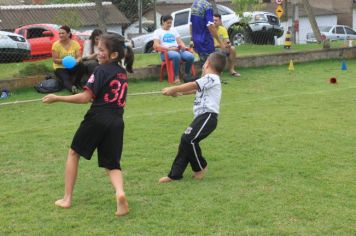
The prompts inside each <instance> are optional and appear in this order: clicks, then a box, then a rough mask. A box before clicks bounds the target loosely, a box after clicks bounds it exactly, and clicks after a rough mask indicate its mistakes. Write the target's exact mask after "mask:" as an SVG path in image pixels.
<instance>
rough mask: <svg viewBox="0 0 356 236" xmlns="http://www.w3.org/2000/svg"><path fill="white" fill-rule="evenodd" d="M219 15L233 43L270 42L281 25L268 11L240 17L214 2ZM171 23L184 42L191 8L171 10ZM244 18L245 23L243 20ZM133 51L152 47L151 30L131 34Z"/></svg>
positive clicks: (187, 41)
mask: <svg viewBox="0 0 356 236" xmlns="http://www.w3.org/2000/svg"><path fill="white" fill-rule="evenodd" d="M216 6H217V8H218V11H219V14H220V15H221V20H222V24H223V25H224V27H225V28H226V29H227V30H228V33H229V38H230V41H231V42H232V43H233V44H234V45H240V44H244V43H260V44H266V43H271V44H274V38H275V36H277V37H280V36H282V35H283V28H282V27H281V25H280V22H279V20H278V18H277V16H276V15H275V14H273V13H269V12H247V13H245V14H244V15H245V19H247V20H245V21H243V20H241V18H240V17H239V15H237V14H236V13H235V12H234V11H233V10H231V9H230V8H228V7H226V6H223V5H220V4H216ZM171 15H172V17H173V27H174V28H175V29H176V30H177V31H178V33H179V34H180V36H181V38H182V40H183V41H184V43H185V44H186V45H189V41H190V37H191V36H190V26H189V25H190V15H191V8H186V9H183V10H179V11H175V12H172V13H171ZM244 22H246V23H244ZM131 42H132V45H133V50H134V52H135V53H150V52H152V51H153V33H149V34H144V35H140V36H136V37H133V38H131Z"/></svg>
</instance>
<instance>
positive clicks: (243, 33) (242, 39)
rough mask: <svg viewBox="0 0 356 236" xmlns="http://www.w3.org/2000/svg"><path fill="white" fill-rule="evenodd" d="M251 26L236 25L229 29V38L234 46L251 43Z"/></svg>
mask: <svg viewBox="0 0 356 236" xmlns="http://www.w3.org/2000/svg"><path fill="white" fill-rule="evenodd" d="M249 31H250V30H249V28H248V27H246V26H242V25H234V26H233V27H232V28H231V29H230V30H229V38H230V41H231V43H232V45H234V46H240V45H242V44H246V43H251V37H250V32H249Z"/></svg>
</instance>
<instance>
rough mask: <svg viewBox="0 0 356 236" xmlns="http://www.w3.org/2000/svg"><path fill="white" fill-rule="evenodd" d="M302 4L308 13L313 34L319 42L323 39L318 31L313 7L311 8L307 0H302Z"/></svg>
mask: <svg viewBox="0 0 356 236" xmlns="http://www.w3.org/2000/svg"><path fill="white" fill-rule="evenodd" d="M303 5H304V9H305V11H306V12H307V14H308V18H309V22H310V24H311V27H312V29H313V33H314V36H315V38H316V40H317V41H318V42H319V43H321V42H322V41H323V40H322V38H321V34H320V31H319V28H318V24H317V23H316V20H315V16H314V13H313V9H312V8H311V6H310V4H309V1H308V0H303Z"/></svg>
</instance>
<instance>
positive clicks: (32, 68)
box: [0, 41, 344, 80]
mask: <svg viewBox="0 0 356 236" xmlns="http://www.w3.org/2000/svg"><path fill="white" fill-rule="evenodd" d="M343 45H344V44H343V42H341V41H340V42H332V43H331V47H333V48H340V47H342V46H343ZM321 48H322V45H321V44H299V45H293V46H292V48H291V49H290V50H286V49H284V48H283V46H274V45H252V44H247V45H241V46H239V47H237V48H236V51H237V56H238V57H243V56H252V55H260V54H274V53H281V52H298V51H308V50H317V49H321ZM196 58H197V59H198V56H196ZM160 63H161V60H160V57H159V56H158V55H157V54H155V53H153V54H135V64H134V67H135V68H144V67H147V66H149V65H159V64H160ZM0 71H1V74H0V80H5V79H11V78H13V77H19V76H29V75H45V74H48V73H52V71H53V69H52V59H51V58H50V59H46V60H40V61H31V62H20V63H0Z"/></svg>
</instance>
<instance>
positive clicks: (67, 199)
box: [42, 34, 133, 216]
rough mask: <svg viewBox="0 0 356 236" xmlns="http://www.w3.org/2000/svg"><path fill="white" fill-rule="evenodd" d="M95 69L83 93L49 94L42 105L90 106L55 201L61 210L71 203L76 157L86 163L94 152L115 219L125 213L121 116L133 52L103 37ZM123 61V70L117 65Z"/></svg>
mask: <svg viewBox="0 0 356 236" xmlns="http://www.w3.org/2000/svg"><path fill="white" fill-rule="evenodd" d="M98 48H99V52H98V55H97V58H98V61H99V64H100V65H99V66H98V67H97V68H96V69H95V71H94V73H93V74H92V75H91V76H90V78H89V80H88V82H87V84H86V85H85V87H84V91H83V92H82V93H79V94H75V95H71V96H57V95H54V94H49V95H47V96H45V97H43V98H42V101H43V102H44V103H53V102H68V103H88V102H91V101H92V105H91V107H90V109H89V111H88V112H87V114H86V115H85V117H84V120H83V121H82V122H81V124H80V126H79V128H78V130H77V132H76V134H75V135H74V138H73V141H72V144H71V148H70V149H69V152H68V157H67V162H66V169H65V188H64V197H63V198H62V199H59V200H57V201H56V202H55V205H56V206H58V207H62V208H69V207H71V204H72V196H73V189H74V184H75V181H76V177H77V172H78V163H79V157H80V156H82V157H84V158H85V159H88V160H90V159H91V157H92V155H93V152H94V150H95V149H97V152H98V159H99V161H98V163H99V167H102V168H105V169H106V171H107V173H108V175H109V178H110V180H111V183H112V185H113V187H114V188H115V190H116V199H117V204H116V205H117V206H116V213H115V214H116V216H123V215H126V214H128V212H129V208H128V203H127V200H126V196H125V192H124V186H123V185H124V184H123V176H122V173H121V166H120V159H121V153H122V146H123V135H124V121H123V113H124V106H125V103H126V95H127V86H128V81H127V74H126V70H127V71H128V72H132V64H133V52H132V50H131V48H129V47H126V46H125V41H124V38H123V37H122V36H120V35H117V34H104V35H103V36H102V37H101V39H100V42H99V45H98ZM123 58H125V65H126V70H125V69H124V68H123V67H122V66H121V65H120V62H121V61H122V59H123Z"/></svg>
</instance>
